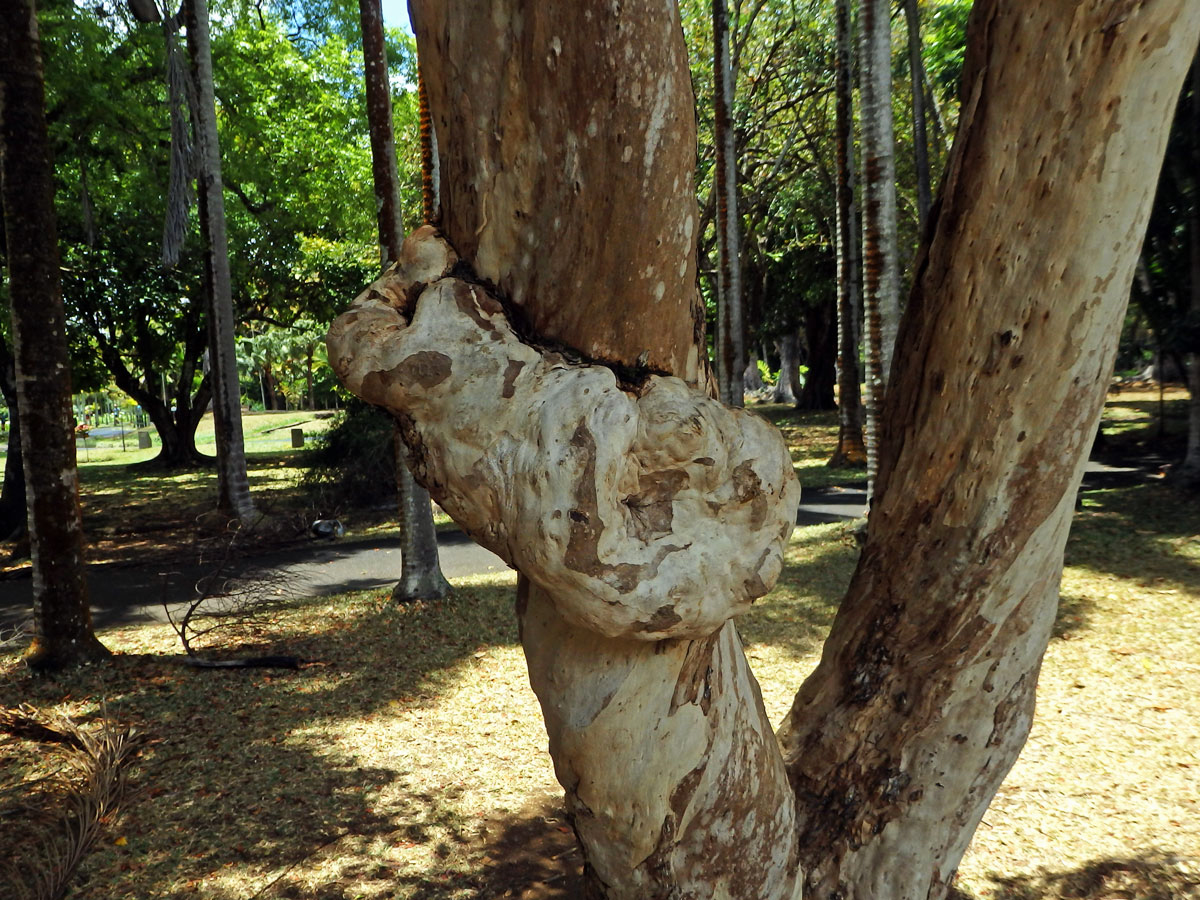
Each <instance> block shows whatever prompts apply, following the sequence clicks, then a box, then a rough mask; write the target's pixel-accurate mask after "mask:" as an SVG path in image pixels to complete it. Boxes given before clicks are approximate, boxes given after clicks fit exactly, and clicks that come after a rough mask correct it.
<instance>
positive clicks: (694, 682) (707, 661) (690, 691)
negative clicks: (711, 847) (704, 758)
mask: <svg viewBox="0 0 1200 900" xmlns="http://www.w3.org/2000/svg"><path fill="white" fill-rule="evenodd" d="M660 612H661V610H660ZM720 636H721V632H720V631H717V632H716V633H714V634H712V635H709V636H708V637H706V638H704V639H703V640H699V641H690V642H689V643H688V648H687V652H686V653H685V654H684V657H683V665H682V666H680V668H679V675H678V677H677V678H676V679H675V691H674V693H673V694H672V695H671V708H670V713H669V715H675V711H676V710H677V709H679V707H681V706H685V705H686V704H689V703H698V704H699V705H700V709H701V710H702V711H703V712H704V714H705V715H708V708H709V706H710V704H711V703H712V687H711V685H710V684H709V678H710V676H711V675H712V657H713V652H714V651H715V649H716V646H717V641H718V640H720ZM681 787H682V785H681ZM693 790H694V787H693ZM671 802H672V804H674V802H675V797H674V796H672V798H671ZM684 805H685V806H686V801H685V802H684Z"/></svg>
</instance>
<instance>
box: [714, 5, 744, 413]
mask: <svg viewBox="0 0 1200 900" xmlns="http://www.w3.org/2000/svg"><path fill="white" fill-rule="evenodd" d="M712 18H713V84H714V85H715V90H714V91H713V97H714V100H715V103H714V130H715V132H716V146H717V160H716V173H715V176H714V178H713V190H715V191H716V192H717V205H716V224H717V259H718V265H719V267H720V270H721V289H720V291H719V292H718V294H717V317H718V319H719V321H720V327H719V328H718V329H717V336H718V338H719V341H718V343H719V346H718V348H717V352H718V360H719V366H718V372H720V373H722V375H721V382H720V389H721V400H722V402H724V403H727V404H729V405H730V406H742V405H743V403H744V402H745V397H744V394H745V379H744V375H743V372H744V371H745V368H746V326H745V322H744V321H743V319H744V316H743V310H744V305H743V302H742V300H743V298H742V263H741V255H742V235H741V230H742V228H741V214H740V212H739V210H738V181H737V133H736V131H735V130H734V121H733V95H734V83H733V82H734V76H733V65H732V63H731V61H730V58H729V10H728V8H727V7H726V5H725V0H712Z"/></svg>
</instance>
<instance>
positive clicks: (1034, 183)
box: [781, 0, 1200, 898]
mask: <svg viewBox="0 0 1200 900" xmlns="http://www.w3.org/2000/svg"><path fill="white" fill-rule="evenodd" d="M968 35H969V38H968V61H967V65H966V70H965V72H964V80H963V85H964V97H965V98H966V100H965V102H964V105H963V109H962V114H961V119H960V125H959V135H958V139H957V141H956V144H955V148H954V151H953V155H952V159H951V163H950V166H949V169H948V172H947V177H946V184H945V186H944V190H943V193H942V198H941V208H940V212H939V214H938V218H937V221H936V222H935V223H934V228H933V233H932V242H931V243H930V244H929V245H928V246H927V247H926V248H925V250H924V251H923V252H922V254H921V256H920V258H919V259H918V264H917V279H916V284H915V286H914V290H913V293H912V295H911V298H910V300H909V307H908V310H907V312H906V317H905V320H904V326H903V330H902V334H901V341H902V345H903V346H904V347H905V348H906V352H905V354H904V355H903V357H901V358H900V359H898V360H897V363H896V367H895V369H894V374H895V376H896V377H895V379H894V381H893V382H892V386H891V388H890V391H891V394H890V396H889V399H888V406H887V409H886V414H885V418H884V422H883V440H882V445H881V452H880V469H879V477H878V481H877V491H876V495H875V501H874V505H873V507H872V510H871V516H870V519H869V532H868V539H867V544H866V547H865V548H864V551H863V555H862V558H861V561H860V564H859V568H858V570H857V572H856V574H855V576H854V579H853V582H852V584H851V586H850V589H849V592H848V594H847V597H846V599H845V600H844V601H843V603H842V606H841V608H840V610H839V613H838V616H837V619H836V620H835V623H834V626H833V631H832V633H831V635H830V637H829V639H828V641H827V642H826V645H825V649H824V652H823V655H822V659H821V663H820V665H819V667H818V669H817V670H816V672H815V673H814V674H813V675H812V676H811V677H810V678H809V679H808V680H807V681H806V682H805V684H804V686H803V688H802V689H801V691H800V693H799V694H798V696H797V699H796V702H795V705H794V707H793V709H792V711H791V714H790V715H789V717H788V720H787V722H786V723H785V726H784V728H783V730H782V733H781V738H782V742H783V745H784V749H785V756H786V759H787V764H788V769H789V774H790V776H791V778H792V780H793V783H794V784H795V785H796V787H797V790H798V795H799V797H800V798H802V799H801V801H800V803H799V812H798V817H799V822H800V847H801V856H802V859H803V862H804V864H805V866H806V868H807V877H808V886H807V887H808V889H807V890H806V896H816V897H828V896H831V895H832V894H833V893H834V892H835V891H836V892H838V893H839V894H840V896H843V897H846V898H851V897H856V898H867V897H881V896H887V897H895V898H922V897H927V896H931V897H942V896H945V893H946V891H947V887H948V882H949V879H950V877H951V875H952V873H953V872H954V869H955V867H956V866H957V864H958V861H959V858H960V857H961V855H962V853H963V851H964V849H965V848H966V846H967V843H968V841H969V840H970V836H971V834H972V832H973V831H974V829H975V827H976V825H977V824H978V822H979V821H980V819H981V817H982V816H983V813H984V811H985V809H986V808H987V805H988V803H989V801H990V800H991V797H992V796H993V794H994V792H995V790H996V788H997V787H998V786H999V784H1000V782H1001V780H1002V779H1003V777H1004V775H1005V773H1006V772H1007V771H1008V769H1009V767H1010V766H1011V765H1012V763H1013V761H1014V760H1015V759H1016V756H1017V753H1018V752H1019V750H1020V748H1021V746H1022V744H1023V743H1024V741H1025V737H1026V733H1027V731H1028V728H1029V724H1030V719H1031V716H1032V713H1033V699H1034V688H1035V686H1036V683H1037V676H1038V669H1039V666H1040V661H1041V658H1042V655H1043V653H1044V651H1045V648H1046V645H1047V642H1048V640H1049V637H1050V633H1051V627H1052V625H1053V622H1054V616H1055V610H1056V605H1057V601H1058V583H1059V577H1060V574H1061V570H1062V553H1063V547H1064V544H1065V541H1066V537H1067V530H1068V526H1069V523H1070V519H1071V511H1072V508H1073V505H1074V498H1075V493H1076V489H1077V487H1078V484H1079V480H1080V477H1081V474H1082V470H1083V466H1084V463H1085V461H1086V454H1087V451H1088V448H1089V446H1090V444H1091V441H1092V437H1093V435H1094V434H1095V431H1096V424H1097V421H1098V419H1099V415H1100V411H1101V408H1102V405H1103V401H1104V395H1105V391H1106V389H1107V386H1108V379H1109V375H1110V373H1111V371H1112V364H1113V356H1114V353H1115V351H1116V346H1117V339H1118V336H1119V333H1120V328H1121V323H1122V320H1123V317H1124V311H1125V306H1126V302H1127V299H1128V294H1129V285H1130V281H1131V279H1132V277H1133V272H1134V266H1135V263H1136V260H1137V255H1138V252H1139V249H1140V246H1141V241H1142V235H1143V232H1144V230H1145V226H1146V222H1147V218H1148V215H1149V210H1150V205H1151V200H1152V198H1153V194H1154V188H1155V182H1156V175H1157V171H1158V168H1159V165H1160V163H1161V160H1162V155H1163V151H1164V148H1165V143H1166V135H1167V128H1168V125H1169V122H1170V118H1171V112H1172V107H1173V104H1174V99H1175V97H1176V96H1177V94H1178V89H1179V86H1180V83H1181V80H1182V77H1183V73H1184V71H1185V70H1186V68H1187V65H1188V63H1189V61H1190V59H1191V55H1192V52H1193V50H1194V48H1195V46H1196V41H1197V39H1198V38H1200V6H1197V5H1196V4H1194V3H1192V2H1191V0H1175V2H1159V3H1152V4H1145V5H1142V6H1139V7H1130V6H1122V7H1120V9H1119V10H1118V9H1117V8H1115V7H1114V6H1113V5H1112V4H1110V3H1103V2H1089V3H1083V4H1080V3H1078V2H1075V0H1055V2H1045V0H1039V2H1028V3H1013V2H1011V0H987V2H984V0H980V2H977V3H976V5H975V7H974V9H973V11H972V19H971V25H970V28H969V31H968ZM1030 72H1038V73H1040V79H1039V83H1041V84H1044V85H1046V86H1047V87H1046V89H1045V90H1043V91H1042V92H1041V93H1040V94H1039V96H1038V97H1037V102H1036V103H1031V102H1030V99H1029V93H1028V91H1029V73H1030ZM1064 123H1066V125H1064Z"/></svg>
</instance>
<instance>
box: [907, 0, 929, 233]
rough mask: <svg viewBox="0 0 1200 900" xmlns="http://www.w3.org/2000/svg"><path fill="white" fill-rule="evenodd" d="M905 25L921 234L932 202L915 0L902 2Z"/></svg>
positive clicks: (923, 70) (923, 71)
mask: <svg viewBox="0 0 1200 900" xmlns="http://www.w3.org/2000/svg"><path fill="white" fill-rule="evenodd" d="M904 18H905V21H906V22H907V23H908V68H909V72H910V73H911V78H912V115H913V156H914V163H915V165H916V169H917V226H918V231H919V233H920V234H924V233H925V223H926V222H927V221H928V220H929V207H930V204H932V202H933V196H932V194H931V192H930V187H929V185H930V177H929V138H928V137H927V136H926V133H925V64H924V62H923V61H922V60H921V19H920V12H919V11H918V9H917V0H904Z"/></svg>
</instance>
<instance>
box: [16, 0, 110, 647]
mask: <svg viewBox="0 0 1200 900" xmlns="http://www.w3.org/2000/svg"><path fill="white" fill-rule="evenodd" d="M0 194H2V196H3V203H2V206H3V209H4V228H5V239H6V247H7V252H8V274H9V288H10V291H9V293H10V300H11V307H12V328H13V353H14V356H15V368H16V385H17V398H16V399H17V410H18V415H19V417H20V421H21V428H20V431H21V435H20V437H21V457H22V461H23V464H24V470H25V485H26V498H27V509H28V523H29V538H30V546H31V549H32V553H33V621H34V636H33V642H32V643H31V645H30V647H29V650H28V652H27V653H26V656H25V660H26V662H27V663H28V664H29V665H30V666H31V667H33V668H39V669H56V668H61V667H64V666H72V665H78V664H80V663H84V662H87V661H89V660H94V659H97V658H100V657H103V656H106V655H108V651H107V650H106V649H105V647H104V645H103V644H101V643H100V641H99V640H97V639H96V636H95V634H94V633H93V631H92V615H91V608H90V606H89V604H88V587H87V577H86V574H85V570H84V560H83V531H82V526H81V523H80V518H79V476H78V472H77V470H76V467H75V435H74V433H73V430H72V426H71V423H72V419H73V415H72V408H71V378H70V365H69V362H68V356H67V333H66V315H65V312H64V310H63V300H62V283H61V278H60V274H59V256H58V232H57V225H56V222H55V217H54V168H53V163H52V162H51V159H50V142H49V139H48V136H47V132H46V119H45V93H44V87H43V81H42V54H41V47H40V46H39V42H38V27H37V14H36V12H35V9H34V5H33V0H16V2H10V3H4V4H0Z"/></svg>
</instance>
